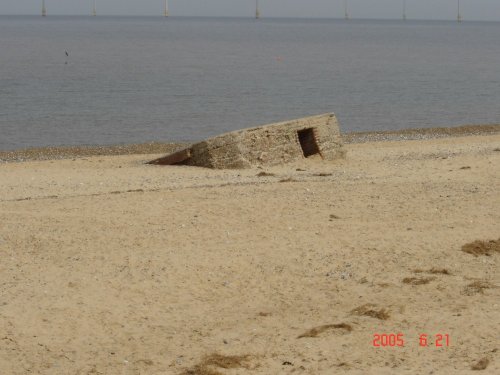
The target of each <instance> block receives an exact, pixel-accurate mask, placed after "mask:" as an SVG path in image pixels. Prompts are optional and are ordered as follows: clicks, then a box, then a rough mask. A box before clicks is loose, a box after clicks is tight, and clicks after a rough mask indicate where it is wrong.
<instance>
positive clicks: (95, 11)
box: [92, 0, 97, 17]
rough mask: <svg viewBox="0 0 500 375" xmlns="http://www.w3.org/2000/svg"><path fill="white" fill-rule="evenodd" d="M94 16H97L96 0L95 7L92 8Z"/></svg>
mask: <svg viewBox="0 0 500 375" xmlns="http://www.w3.org/2000/svg"><path fill="white" fill-rule="evenodd" d="M92 16H94V17H95V16H97V7H96V0H94V7H93V8H92Z"/></svg>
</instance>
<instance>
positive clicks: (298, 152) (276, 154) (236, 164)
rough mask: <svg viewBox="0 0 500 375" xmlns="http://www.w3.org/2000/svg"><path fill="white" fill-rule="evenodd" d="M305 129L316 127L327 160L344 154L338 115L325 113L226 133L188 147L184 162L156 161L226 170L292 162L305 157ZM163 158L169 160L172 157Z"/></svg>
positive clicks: (174, 158) (315, 137)
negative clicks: (303, 135) (302, 135)
mask: <svg viewBox="0 0 500 375" xmlns="http://www.w3.org/2000/svg"><path fill="white" fill-rule="evenodd" d="M304 129H312V130H311V131H312V132H313V133H314V136H313V138H314V141H312V142H313V143H315V145H314V147H316V146H317V150H318V151H319V152H318V154H319V155H320V156H321V157H322V158H323V159H325V160H334V159H337V158H339V157H342V156H343V150H342V141H341V136H340V130H339V125H338V122H337V119H336V117H335V115H334V114H324V115H319V116H312V117H306V118H302V119H297V120H291V121H285V122H280V123H276V124H271V125H265V126H261V127H256V128H251V129H244V130H239V131H235V132H231V133H226V134H222V135H220V136H218V137H214V138H210V139H207V140H205V141H203V142H200V143H197V144H194V145H193V146H191V147H190V148H189V149H187V150H185V151H184V154H182V153H181V155H184V160H182V161H179V154H178V155H176V156H175V157H171V158H170V160H171V161H173V162H167V163H159V162H158V163H155V164H176V163H177V164H184V165H194V166H200V167H208V168H218V169H224V168H250V167H254V166H264V165H267V166H271V165H277V164H284V163H289V162H292V161H295V160H298V159H303V158H304V157H305V156H304V150H303V148H302V146H301V143H300V140H299V135H298V132H299V131H302V130H304ZM158 160H162V159H158ZM163 160H169V157H166V158H163ZM154 162H155V161H153V162H152V163H154Z"/></svg>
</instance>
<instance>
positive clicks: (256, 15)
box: [255, 0, 260, 20]
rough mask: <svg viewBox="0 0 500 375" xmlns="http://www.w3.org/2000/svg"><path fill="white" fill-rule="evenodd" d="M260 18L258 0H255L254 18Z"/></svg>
mask: <svg viewBox="0 0 500 375" xmlns="http://www.w3.org/2000/svg"><path fill="white" fill-rule="evenodd" d="M259 18H260V9H259V0H255V19H257V20H258V19H259Z"/></svg>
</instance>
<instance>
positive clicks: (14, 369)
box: [0, 131, 500, 375]
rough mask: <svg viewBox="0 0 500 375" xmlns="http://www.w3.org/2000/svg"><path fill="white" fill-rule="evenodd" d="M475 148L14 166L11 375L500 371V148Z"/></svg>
mask: <svg viewBox="0 0 500 375" xmlns="http://www.w3.org/2000/svg"><path fill="white" fill-rule="evenodd" d="M434 133H435V135H436V134H437V133H440V134H442V131H436V132H434ZM481 134H483V135H470V134H467V133H462V134H460V136H451V137H450V136H447V137H442V136H437V135H436V136H431V135H429V134H427V135H422V134H420V135H418V136H419V137H420V139H419V140H404V141H399V140H398V141H395V140H394V138H391V137H397V138H398V139H401V138H402V137H410V136H414V135H411V134H410V135H409V134H406V135H401V134H397V135H394V134H385V137H386V138H385V141H383V142H380V141H378V142H373V141H370V139H369V138H368V139H367V135H366V134H365V135H363V137H364V138H359V137H358V138H357V141H356V139H351V140H349V142H348V143H347V144H346V146H345V148H346V151H347V156H346V158H345V159H344V160H338V161H335V162H322V161H318V160H304V161H302V162H300V163H296V164H290V165H286V166H280V167H273V168H268V169H265V170H260V169H251V170H239V171H238V170H230V171H213V170H207V169H202V168H196V167H185V166H168V167H161V166H151V165H145V164H144V163H145V162H146V161H148V160H152V159H154V158H155V157H158V156H160V155H161V154H163V151H164V150H163V149H161V150H157V152H155V153H154V154H148V153H139V152H137V150H136V151H135V152H131V154H130V155H113V156H110V155H101V154H98V155H95V154H94V155H92V154H90V155H88V154H84V155H82V154H78V153H76V152H75V153H73V154H64V155H59V156H57V155H52V156H50V155H49V156H50V157H49V156H43V155H42V156H39V157H36V156H33V157H24V156H23V157H22V158H23V160H24V159H44V158H48V159H50V160H31V161H25V162H22V163H11V162H5V163H2V164H0V178H1V184H0V223H1V224H0V255H1V258H2V262H1V263H0V288H1V289H0V290H1V296H2V298H1V300H0V341H1V345H0V373H2V374H27V373H30V374H183V375H186V374H205V375H206V374H211V375H213V374H289V373H290V374H292V373H293V374H344V373H347V374H367V373H370V374H430V373H435V374H448V373H449V374H466V373H470V372H471V371H473V369H477V370H479V371H481V372H480V373H484V374H495V373H500V360H499V352H498V351H499V346H498V327H499V326H500V314H499V313H498V311H499V301H500V298H499V297H500V289H499V286H500V280H499V272H498V271H499V256H500V254H499V252H498V251H497V250H495V249H497V247H496V246H497V245H498V242H496V241H498V240H499V238H500V226H499V223H500V210H499V207H500V194H499V191H500V134H498V132H496V133H495V132H493V133H488V134H486V133H481ZM457 135H458V134H457ZM371 136H375V135H371ZM353 137H355V136H353ZM377 137H379V136H378V135H377ZM380 137H382V138H381V139H379V140H382V139H384V138H383V137H384V135H380ZM155 150H156V149H155ZM122 151H123V152H125V151H124V150H122ZM122 151H120V152H122ZM144 151H147V150H144ZM120 152H118V151H117V153H120ZM3 155H5V154H3ZM19 155H21V154H19V153H18V154H17V156H16V157H19ZM16 157H14V158H13V159H10V160H16ZM3 158H4V160H6V159H5V157H3ZM58 159H61V160H58ZM262 172H265V173H262ZM476 240H480V241H486V242H485V244H486V245H484V247H485V248H486V249H490V248H491V249H490V250H485V251H484V252H482V251H481V250H480V249H479V250H477V249H476V247H475V245H472V246H470V247H466V248H465V250H468V249H471V248H472V249H473V251H471V252H467V251H462V247H463V246H464V245H466V244H468V243H472V242H474V241H476ZM490 241H492V242H490ZM490 244H491V246H490ZM478 248H481V246H479V247H478ZM474 249H476V250H477V251H476V250H474ZM375 334H379V335H381V336H380V340H378V341H377V340H376V337H375V336H374V335H375ZM383 334H386V335H389V336H382V335H383ZM391 334H394V336H390V335H391ZM397 334H402V335H401V336H399V338H400V339H402V341H403V342H404V346H397V345H396V346H390V345H389V346H381V347H375V346H374V344H380V345H382V344H383V343H386V344H387V343H388V342H389V341H387V342H386V341H385V340H396V338H397ZM422 334H426V335H427V336H426V338H427V340H426V344H427V345H426V346H420V342H421V340H420V339H421V335H422ZM438 335H441V336H438ZM440 338H441V340H440ZM374 339H375V342H374ZM389 343H390V342H389ZM394 343H398V342H396V341H394ZM436 344H441V345H442V346H437V345H436ZM474 372H476V371H474Z"/></svg>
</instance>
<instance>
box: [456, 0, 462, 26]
mask: <svg viewBox="0 0 500 375" xmlns="http://www.w3.org/2000/svg"><path fill="white" fill-rule="evenodd" d="M457 22H462V15H461V14H460V0H458V13H457Z"/></svg>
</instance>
